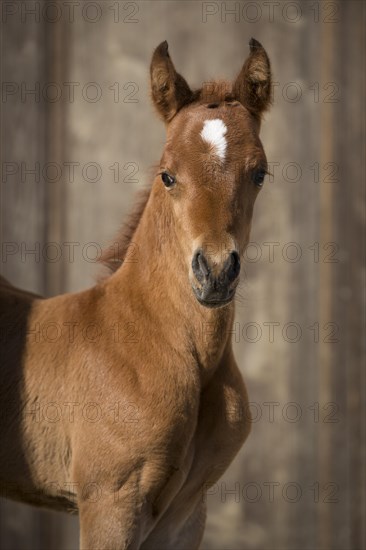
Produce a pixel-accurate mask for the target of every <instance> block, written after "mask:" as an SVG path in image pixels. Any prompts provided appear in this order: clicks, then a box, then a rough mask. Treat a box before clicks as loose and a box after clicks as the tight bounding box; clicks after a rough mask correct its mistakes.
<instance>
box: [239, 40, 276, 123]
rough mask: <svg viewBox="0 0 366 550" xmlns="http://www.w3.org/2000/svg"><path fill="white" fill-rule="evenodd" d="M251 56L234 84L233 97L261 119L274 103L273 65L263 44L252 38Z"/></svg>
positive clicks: (250, 44)
mask: <svg viewBox="0 0 366 550" xmlns="http://www.w3.org/2000/svg"><path fill="white" fill-rule="evenodd" d="M249 46H250V54H249V57H248V59H247V60H246V61H245V63H244V65H243V68H242V70H241V71H240V73H239V75H238V77H237V78H236V80H235V82H234V84H233V95H234V96H235V98H236V99H237V100H238V101H240V103H242V104H243V105H244V106H245V107H246V108H247V109H249V111H250V112H251V113H252V114H253V115H254V116H255V117H257V118H259V119H260V117H261V115H262V113H263V112H264V111H265V110H266V109H268V108H269V107H270V105H271V102H272V95H271V94H272V76H271V64H270V62H269V58H268V55H267V53H266V51H265V49H264V48H263V46H262V44H260V42H258V41H257V40H255V39H254V38H252V39H251V40H250V42H249Z"/></svg>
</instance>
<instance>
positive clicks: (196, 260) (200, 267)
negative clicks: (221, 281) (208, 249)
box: [192, 250, 210, 283]
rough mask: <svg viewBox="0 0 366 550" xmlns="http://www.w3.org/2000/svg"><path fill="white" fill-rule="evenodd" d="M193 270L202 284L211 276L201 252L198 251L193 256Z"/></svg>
mask: <svg viewBox="0 0 366 550" xmlns="http://www.w3.org/2000/svg"><path fill="white" fill-rule="evenodd" d="M192 270H193V273H194V275H195V277H196V279H197V280H198V281H199V282H200V283H202V282H203V281H204V279H206V278H207V277H208V275H209V274H210V269H209V267H208V263H207V260H206V258H205V256H204V255H203V253H202V252H201V251H199V250H198V251H197V252H196V253H195V255H194V256H193V260H192Z"/></svg>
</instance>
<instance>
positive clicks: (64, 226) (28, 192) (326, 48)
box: [0, 0, 366, 550]
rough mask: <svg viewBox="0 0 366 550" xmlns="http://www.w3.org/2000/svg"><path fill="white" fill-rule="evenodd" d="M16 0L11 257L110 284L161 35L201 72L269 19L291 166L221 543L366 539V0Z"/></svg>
mask: <svg viewBox="0 0 366 550" xmlns="http://www.w3.org/2000/svg"><path fill="white" fill-rule="evenodd" d="M2 10H3V11H2V39H1V48H2V49H1V77H2V103H1V110H2V111H1V155H2V159H1V161H2V191H1V237H2V242H3V248H2V263H1V271H2V273H3V274H4V275H5V276H6V277H8V278H9V279H10V280H11V281H12V282H13V283H15V284H16V285H19V286H21V287H24V288H27V289H30V290H33V291H36V292H40V293H42V294H45V295H47V296H52V295H54V294H57V293H60V292H68V291H75V290H79V289H82V288H86V287H88V286H90V285H91V284H92V283H93V281H94V278H95V276H96V274H97V273H98V270H99V268H98V266H97V264H96V263H95V261H94V258H95V256H96V255H98V251H99V247H102V246H104V245H105V244H106V243H107V242H108V241H109V240H111V239H112V238H113V235H114V233H115V232H116V230H117V228H118V227H119V225H120V223H121V222H122V220H123V218H124V216H125V214H126V213H127V211H128V209H129V208H130V205H131V203H132V201H133V196H134V193H135V191H136V190H138V189H139V188H141V187H142V186H143V185H144V184H145V183H147V182H148V180H149V177H150V166H151V165H152V164H154V163H155V162H156V161H157V160H158V159H159V155H160V153H161V150H162V146H163V143H164V129H163V126H162V124H161V123H160V122H159V121H158V119H157V118H156V117H155V115H154V113H153V109H152V107H151V104H150V101H149V94H148V67H149V62H150V56H151V53H152V50H153V48H154V47H155V46H156V45H157V44H158V43H159V42H161V41H162V40H164V39H167V40H168V42H169V44H170V52H171V55H172V57H173V60H174V62H175V64H176V67H177V69H178V70H179V71H180V72H182V73H183V75H184V76H185V77H186V78H187V80H188V81H189V83H190V84H191V85H192V86H199V85H200V84H201V83H202V82H203V81H205V80H206V81H207V80H210V79H211V78H212V77H218V76H223V77H234V75H235V73H236V72H237V71H238V70H239V68H240V67H241V64H242V63H243V61H244V59H245V57H246V56H247V53H248V46H247V44H248V41H249V39H250V37H251V36H254V37H255V38H257V39H258V40H260V41H261V42H262V43H263V45H264V46H265V47H266V49H267V51H268V53H269V56H270V58H271V60H272V65H273V71H274V80H275V82H276V85H275V91H274V107H273V110H272V111H271V112H270V113H269V114H268V115H267V116H266V120H265V123H264V125H263V131H262V140H263V143H264V146H265V149H266V152H267V156H268V159H269V161H270V163H271V164H272V172H273V174H274V178H273V180H272V179H271V180H270V181H268V180H267V182H266V185H265V188H264V189H263V191H262V193H261V195H260V198H259V200H258V203H257V205H256V211H255V217H254V223H253V232H252V244H251V246H250V247H249V249H248V254H247V262H246V266H245V270H246V276H245V278H244V280H243V284H242V286H241V295H242V299H241V300H240V303H239V304H238V307H237V319H236V325H235V331H234V336H233V337H234V340H235V351H236V357H237V359H238V362H239V365H240V368H241V370H242V373H243V376H244V378H245V381H246V383H247V386H248V390H249V394H250V400H251V411H252V414H254V416H255V418H256V422H255V424H254V427H253V431H252V434H251V436H250V438H249V440H248V442H247V444H246V445H245V446H244V448H243V449H242V452H241V453H240V455H239V456H238V457H237V459H236V460H235V462H234V463H233V464H232V467H231V468H230V470H229V471H228V472H227V474H226V475H225V476H224V477H223V478H222V481H221V482H220V483H219V484H218V485H217V486H216V487H214V489H213V490H212V491H210V494H209V495H208V496H207V499H208V503H209V517H208V523H207V530H206V534H205V538H204V543H203V548H204V549H205V550H224V549H225V550H226V549H230V550H242V549H243V548H246V549H250V550H267V549H281V550H290V549H291V550H293V549H294V548H297V549H304V550H305V549H306V550H308V549H310V548H317V549H322V550H326V549H332V550H337V549H339V550H341V549H342V550H348V549H356V550H359V549H361V548H365V517H366V513H365V492H364V489H365V469H364V465H365V401H364V396H365V370H364V368H365V364H364V349H363V346H364V341H365V338H364V336H365V334H364V329H365V326H364V316H363V313H364V302H363V298H364V282H365V281H364V267H365V254H364V251H365V239H364V221H365V219H364V214H365V202H364V201H365V197H364V185H363V183H362V182H364V177H365V143H364V141H363V140H364V130H365V124H364V120H365V119H364V116H365V72H364V71H365V53H364V39H365V30H364V29H365V3H364V2H362V1H348V2H340V1H335V2H327V1H323V2H316V1H315V2H308V1H297V2H264V3H262V2H260V3H256V2H193V1H192V2H183V1H163V2H162V1H156V2H155V1H154V2H118V1H113V2H112V1H109V0H106V1H103V2H102V1H99V2H81V3H76V2H75V3H72V2H71V3H68V4H67V3H63V2H60V3H58V4H57V3H56V2H47V1H46V0H39V1H37V2H34V1H33V0H30V1H27V2H7V1H4V2H3V3H2ZM31 90H34V93H32V92H31ZM99 96H100V97H99ZM37 163H38V164H37ZM32 170H33V171H34V170H36V172H35V173H34V172H31V171H32ZM50 243H53V244H52V245H51V244H50ZM93 243H94V244H93ZM32 251H33V252H32ZM71 251H73V253H71ZM242 413H243V414H245V411H243V412H242ZM0 513H1V519H0V544H1V548H2V549H4V550H30V549H34V550H39V549H42V550H43V549H49V550H51V549H55V550H72V549H76V548H77V544H78V527H77V521H76V518H71V517H67V516H63V515H61V514H55V513H49V512H47V511H38V510H36V509H33V508H31V507H27V506H23V505H20V504H16V503H11V502H8V501H5V500H1V504H0ZM187 550H189V549H187Z"/></svg>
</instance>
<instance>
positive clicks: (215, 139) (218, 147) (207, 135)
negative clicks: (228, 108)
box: [201, 118, 227, 161]
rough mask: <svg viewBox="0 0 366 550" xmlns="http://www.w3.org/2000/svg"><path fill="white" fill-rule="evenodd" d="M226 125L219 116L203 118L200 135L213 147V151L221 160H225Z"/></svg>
mask: <svg viewBox="0 0 366 550" xmlns="http://www.w3.org/2000/svg"><path fill="white" fill-rule="evenodd" d="M226 132H227V127H226V125H225V124H224V122H223V121H222V120H221V119H220V118H214V119H211V120H205V122H204V123H203V129H202V131H201V137H202V139H204V140H205V141H207V143H209V144H210V145H212V146H213V147H214V148H215V153H216V154H217V156H218V157H220V159H221V160H222V161H224V160H225V152H226V146H227V141H226V138H225V134H226Z"/></svg>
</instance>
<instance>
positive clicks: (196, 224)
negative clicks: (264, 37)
mask: <svg viewBox="0 0 366 550" xmlns="http://www.w3.org/2000/svg"><path fill="white" fill-rule="evenodd" d="M150 72H151V89H152V97H153V101H154V104H155V106H156V108H157V110H158V112H159V113H160V115H161V116H162V118H163V119H164V121H165V123H166V125H167V141H166V145H165V148H164V152H163V155H162V158H161V161H160V168H159V173H158V176H157V179H156V180H155V182H154V185H161V186H164V187H165V192H166V193H167V195H168V196H169V199H168V200H169V201H170V204H171V211H172V215H173V217H174V226H175V231H176V238H177V240H178V242H179V244H180V247H181V250H182V254H183V255H184V258H185V261H186V264H187V268H188V273H189V279H190V283H191V286H192V289H193V292H194V293H195V296H196V298H197V300H198V301H199V302H200V303H201V304H202V305H204V306H206V307H220V306H223V305H226V304H228V303H229V302H230V301H231V300H232V299H233V297H234V294H235V289H236V286H237V284H238V278H239V272H240V257H241V255H242V253H243V252H244V249H245V247H246V245H247V244H248V241H249V233H250V226H251V220H252V215H253V206H254V202H255V199H256V197H257V195H258V193H259V190H260V188H261V187H262V185H263V180H264V177H265V174H266V171H267V162H266V157H265V154H264V151H263V147H262V144H261V141H260V139H259V129H260V121H261V115H262V113H263V111H264V110H265V109H266V108H267V107H268V106H269V104H270V100H271V71H270V63H269V60H268V57H267V54H266V52H265V50H264V49H263V47H262V46H261V44H259V42H257V41H256V40H254V39H252V40H251V41H250V55H249V57H248V59H247V60H246V62H245V63H244V66H243V68H242V70H241V72H240V73H239V75H238V77H237V78H236V80H235V81H234V82H233V83H229V82H214V83H206V84H205V85H204V86H203V88H202V89H200V90H198V91H191V89H190V88H189V86H188V84H187V82H186V81H185V80H184V78H183V77H182V76H181V75H180V74H178V73H177V72H176V70H175V68H174V65H173V63H172V61H171V58H170V56H169V53H168V44H167V43H166V42H163V43H162V44H160V46H158V48H157V49H156V50H155V52H154V55H153V58H152V62H151V69H150Z"/></svg>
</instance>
